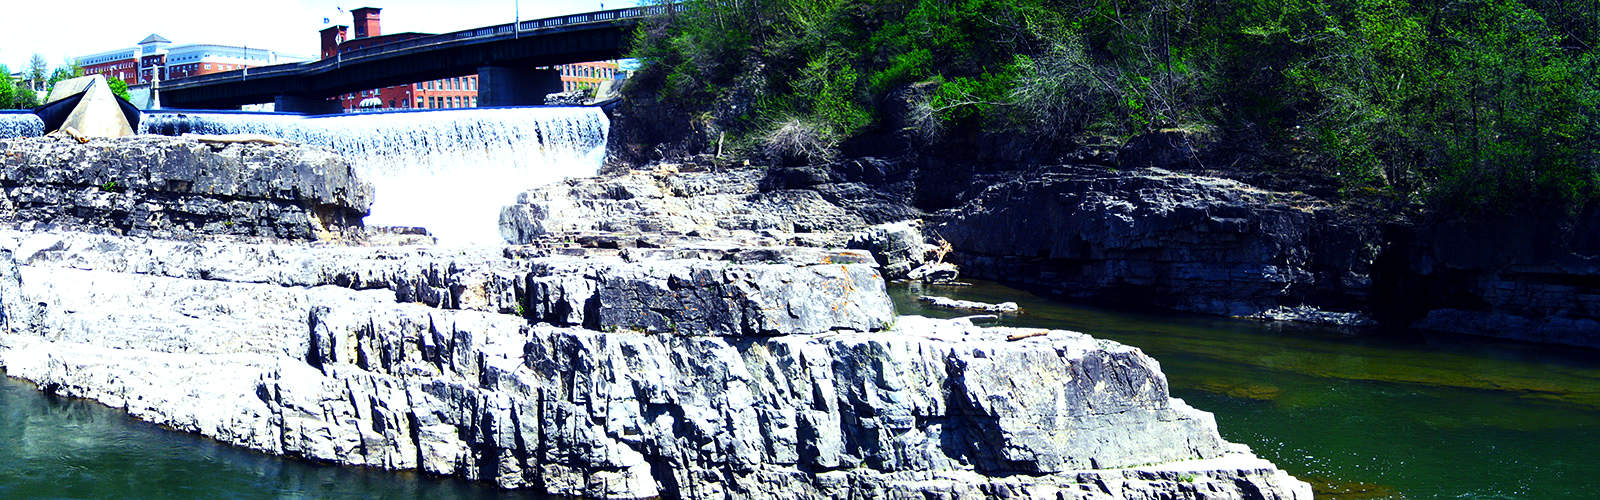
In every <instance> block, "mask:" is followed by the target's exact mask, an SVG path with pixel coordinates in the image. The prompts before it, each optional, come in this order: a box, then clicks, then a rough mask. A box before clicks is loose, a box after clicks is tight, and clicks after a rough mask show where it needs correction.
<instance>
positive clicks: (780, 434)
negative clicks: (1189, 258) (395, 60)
mask: <svg viewBox="0 0 1600 500" xmlns="http://www.w3.org/2000/svg"><path fill="white" fill-rule="evenodd" d="M0 249H3V251H0V306H3V307H0V313H3V314H0V318H3V319H4V321H5V324H4V326H5V330H4V332H3V334H0V367H3V368H4V369H5V370H6V371H7V373H8V374H10V375H12V376H16V377H21V378H25V379H28V380H32V381H34V382H36V383H38V384H39V385H40V387H41V388H42V389H43V390H46V391H49V392H51V393H54V394H59V395H64V396H73V397H85V398H91V399H95V400H98V401H101V402H103V403H105V404H108V405H110V406H113V407H117V408H122V409H125V410H127V411H128V412H129V413H130V414H132V415H133V416H135V417H137V418H140V419H143V420H147V421H151V422H154V423H158V424H161V425H164V426H168V427H171V428H174V429H178V430H183V431H189V432H196V433H200V434H204V435H207V436H211V437H214V438H216V439H219V440H222V441H224V442H228V443H233V444H237V445H240V446H245V447H249V448H252V449H256V450H261V451H264V452H268V453H274V454H282V455H287V456H294V457H304V458H309V459H315V460H323V461H331V462H336V463H343V464H351V465H365V466H373V467H380V468H388V469H415V470H422V471H428V472H432V473H439V474H448V475H455V476H461V477H465V478H470V479H477V480H483V481H493V482H494V483H496V484H498V485H500V486H502V487H506V488H532V489H535V490H538V491H543V492H547V493H550V494H556V495H577V496H589V497H607V498H643V497H653V496H657V495H661V496H666V497H673V498H796V497H803V498H847V497H851V498H858V497H891V498H909V497H918V498H926V497H941V498H983V497H995V496H1004V497H1034V498H1036V497H1051V498H1172V497H1178V498H1309V497H1310V490H1309V487H1308V486H1307V485H1306V484H1305V483H1302V482H1299V481H1296V480H1295V479H1293V478H1292V477H1289V476H1288V475H1287V474H1286V473H1284V472H1282V471H1279V470H1277V469H1276V468H1274V467H1273V466H1272V465H1271V464H1270V463H1267V462H1265V461H1262V460H1260V459H1257V458H1254V457H1253V456H1251V455H1250V454H1249V452H1248V450H1246V449H1244V448H1243V447H1240V446H1237V445H1230V444H1228V443H1226V442H1224V441H1223V440H1222V439H1221V438H1220V437H1219V436H1218V434H1217V431H1216V426H1215V423H1214V422H1213V420H1212V418H1211V416H1210V415H1209V414H1207V413H1205V412H1202V411H1199V410H1196V409H1194V408H1191V407H1189V406H1188V405H1186V404H1184V403H1183V402H1182V401H1180V400H1176V399H1172V398H1171V397H1170V396H1169V394H1168V391H1167V382H1166V379H1165V377H1164V376H1163V375H1162V374H1161V371H1160V367H1159V365H1158V364H1157V363H1156V362H1155V360H1152V359H1150V358H1149V357H1147V356H1145V355H1144V354H1143V353H1142V352H1140V351H1139V350H1138V349H1135V348H1132V347H1128V346H1124V345H1120V344H1116V343H1113V342H1107V341H1102V340H1096V339H1093V338H1091V337H1089V336H1087V335H1083V334H1078V333H1073V332H1064V331H1050V332H1040V331H1027V332H1022V331H1019V330H1015V329H1004V328H979V327H974V326H972V325H971V324H970V323H967V322H963V321H954V320H934V319H925V318H918V317H900V318H898V319H895V318H892V317H891V316H890V314H891V312H890V311H889V310H888V309H887V304H888V298H887V296H886V294H885V292H884V291H883V288H882V280H881V279H880V278H878V277H876V276H874V273H875V272H876V265H875V263H874V262H873V261H872V260H871V259H870V258H869V257H868V256H867V255H865V254H863V253H861V252H853V251H842V252H841V251H827V250H818V249H753V250H729V249H722V250H717V249H706V250H696V249H683V248H677V249H623V250H593V249H589V250H578V249H560V248H557V249H540V248H531V247H512V248H507V249H486V248H477V249H441V248H436V247H363V248H356V247H340V246H308V245H301V244H289V243H271V244H269V243H249V244H245V243H221V242H211V241H173V240H156V239H144V238H132V237H126V236H118V235H109V234H86V233H80V232H55V233H40V232H17V231H4V232H0ZM824 259H826V260H829V262H822V261H823V260H824ZM802 287H803V288H808V289H809V290H806V291H804V292H803V293H794V292H799V290H798V289H799V288H802ZM785 292H790V293H785ZM580 304H581V305H582V308H581V310H579V307H578V306H579V305H580ZM563 314H565V316H563ZM575 315H576V316H575ZM580 316H581V317H580ZM530 318H531V319H532V320H530ZM664 318H671V320H672V321H674V322H676V325H677V328H676V329H675V330H674V329H672V328H663V326H665V323H664V321H665V319H664ZM888 321H892V322H893V323H892V325H890V324H889V323H887V322H888ZM613 326H614V327H613ZM586 327H587V328H586ZM1019 333H1027V334H1030V335H1031V336H1024V335H1018V334H1019ZM1038 333H1043V334H1042V335H1037V334H1038ZM1008 338H1024V340H1018V341H1014V342H1013V341H1008V340H1007V339H1008Z"/></svg>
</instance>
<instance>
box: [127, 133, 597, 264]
mask: <svg viewBox="0 0 1600 500" xmlns="http://www.w3.org/2000/svg"><path fill="white" fill-rule="evenodd" d="M609 128H610V124H609V122H608V121H607V119H606V117H605V113H603V112H601V111H600V109H598V108H487V109H459V110H440V111H417V112H401V113H369V114H358V115H336V116H327V117H301V116H297V115H279V114H251V113H182V114H178V113H149V114H146V115H144V118H143V120H142V121H141V123H140V132H141V133H169V134H170V133H174V132H175V131H182V132H190V133H199V134H264V135H269V136H273V137H279V138H283V139H286V140H290V141H295V142H301V143H305V144H315V145H321V146H327V147H329V148H331V149H333V150H334V151H337V152H339V153H340V154H342V155H344V156H345V157H346V158H348V159H349V160H350V162H351V163H352V164H353V165H355V167H356V169H357V171H358V172H359V173H360V174H361V176H362V178H364V179H367V180H368V181H369V182H371V183H372V185H373V188H374V189H375V190H376V199H375V200H374V202H373V205H372V215H369V216H367V218H366V223H367V224H368V225H384V226H422V227H425V228H427V229H428V231H429V232H430V233H432V234H433V235H435V236H437V237H438V238H439V241H440V243H441V244H451V245H455V244H493V243H500V242H501V241H502V240H501V239H500V233H499V220H500V209H501V207H503V206H505V205H510V204H512V203H514V202H515V201H516V197H517V194H518V193H521V192H522V191H526V190H528V189H529V188H532V187H535V186H539V185H542V184H548V183H550V182H555V181H557V180H560V179H563V178H567V177H580V176H590V175H594V174H595V173H596V171H597V170H598V169H599V167H600V162H601V161H602V160H604V156H605V144H606V134H607V133H608V130H609Z"/></svg>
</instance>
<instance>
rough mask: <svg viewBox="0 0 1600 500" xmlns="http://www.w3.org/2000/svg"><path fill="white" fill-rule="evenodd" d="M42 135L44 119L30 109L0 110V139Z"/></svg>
mask: <svg viewBox="0 0 1600 500" xmlns="http://www.w3.org/2000/svg"><path fill="white" fill-rule="evenodd" d="M41 135H44V121H43V120H40V119H39V116H38V115H35V114H33V112H32V111H0V139H9V138H12V137H38V136H41Z"/></svg>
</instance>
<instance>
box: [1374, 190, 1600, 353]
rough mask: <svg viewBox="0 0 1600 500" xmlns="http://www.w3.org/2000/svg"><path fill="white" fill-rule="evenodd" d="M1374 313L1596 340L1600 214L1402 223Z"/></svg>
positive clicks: (1519, 334)
mask: <svg viewBox="0 0 1600 500" xmlns="http://www.w3.org/2000/svg"><path fill="white" fill-rule="evenodd" d="M1395 232H1396V233H1399V234H1398V236H1397V237H1396V238H1395V240H1396V241H1395V243H1394V244H1393V245H1392V247H1391V249H1390V251H1389V252H1388V253H1386V254H1385V256H1384V257H1385V262H1383V264H1384V267H1386V268H1387V275H1386V276H1381V277H1383V278H1385V279H1381V280H1380V283H1379V288H1380V293H1381V296H1380V297H1379V300H1378V301H1377V304H1378V305H1379V306H1380V308H1379V310H1380V311H1381V312H1385V313H1387V314H1388V315H1390V316H1392V317H1393V318H1392V320H1393V321H1395V322H1397V323H1405V324H1410V325H1412V326H1414V327H1417V328H1423V329H1428V330H1435V331H1444V332H1456V333H1467V334H1472V335H1482V336H1490V337H1500V338H1509V339H1515V340H1525V341H1532V342H1541V343H1550V344H1565V345H1577V346H1588V347H1600V211H1593V210H1591V211H1590V212H1589V213H1587V214H1582V215H1579V216H1577V217H1572V216H1567V215H1565V214H1560V215H1556V214H1540V215H1522V216H1512V217H1501V218H1487V219H1484V220H1476V221H1444V222H1437V223H1431V224H1424V225H1420V226H1419V227H1414V228H1404V229H1400V230H1397V231H1395Z"/></svg>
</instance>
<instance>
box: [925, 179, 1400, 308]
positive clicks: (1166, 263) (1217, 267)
mask: <svg viewBox="0 0 1600 500" xmlns="http://www.w3.org/2000/svg"><path fill="white" fill-rule="evenodd" d="M974 185H978V186H983V187H982V189H980V190H979V191H978V192H976V193H975V194H973V195H972V196H971V197H970V199H969V200H968V201H967V202H966V203H965V204H964V205H962V206H961V207H958V208H955V209H950V210H946V211H942V212H939V213H937V214H935V215H933V216H932V217H931V218H932V219H933V220H935V221H936V223H935V226H934V230H935V231H937V232H938V233H939V234H940V235H941V236H943V237H944V238H946V239H948V240H949V242H950V243H951V244H952V245H953V246H954V248H955V250H956V256H955V258H954V259H953V260H955V261H956V262H957V263H959V264H960V265H961V266H962V268H963V270H964V271H965V272H966V273H968V274H969V275H975V276H979V277H986V278H993V279H1000V280H1004V281H1011V282H1020V283H1022V284H1026V285H1030V286H1036V287H1040V288H1046V289H1049V290H1051V291H1053V292H1055V293H1058V294H1060V295H1064V296H1067V297H1073V298H1080V299H1091V300H1100V301H1109V302H1118V303H1122V304H1128V305H1138V306H1146V307H1148V306H1159V307H1170V308H1175V309H1180V310H1187V311H1196V312H1204V313H1212V314H1224V315H1232V316H1249V315H1252V314H1257V313H1261V312H1263V311H1267V310H1271V309H1274V308H1277V307H1279V306H1299V305H1302V304H1315V305H1319V306H1322V307H1325V308H1331V309H1335V310H1339V311H1361V310H1364V307H1365V305H1366V304H1367V301H1368V293H1369V292H1370V285H1371V273H1372V264H1373V262H1374V260H1375V259H1376V256H1377V254H1378V251H1379V248H1380V243H1381V239H1380V238H1379V236H1378V232H1379V231H1378V229H1377V228H1376V227H1371V226H1368V225H1363V224H1359V223H1351V222H1347V221H1348V219H1347V218H1345V217H1343V216H1342V215H1341V214H1340V213H1339V211H1338V210H1337V209H1336V208H1335V207H1333V206H1330V205H1329V204H1327V203H1325V202H1322V201H1320V200H1318V199H1316V198H1312V197H1309V196H1305V195H1301V194H1297V193H1286V192H1273V191H1265V190H1261V189H1258V188H1255V187H1252V186H1249V185H1246V184H1242V183H1239V182H1236V181H1230V180H1225V179H1219V178H1214V177H1204V176H1195V175H1187V174H1179V173H1174V172H1170V171H1166V170H1160V169H1139V170H1131V171H1116V170H1110V169H1100V168H1079V167H1052V168H1047V169H1041V170H1040V171H1036V172H1027V173H1019V174H1007V175H1004V176H999V177H997V178H995V179H989V180H980V181H979V182H975V183H974Z"/></svg>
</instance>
